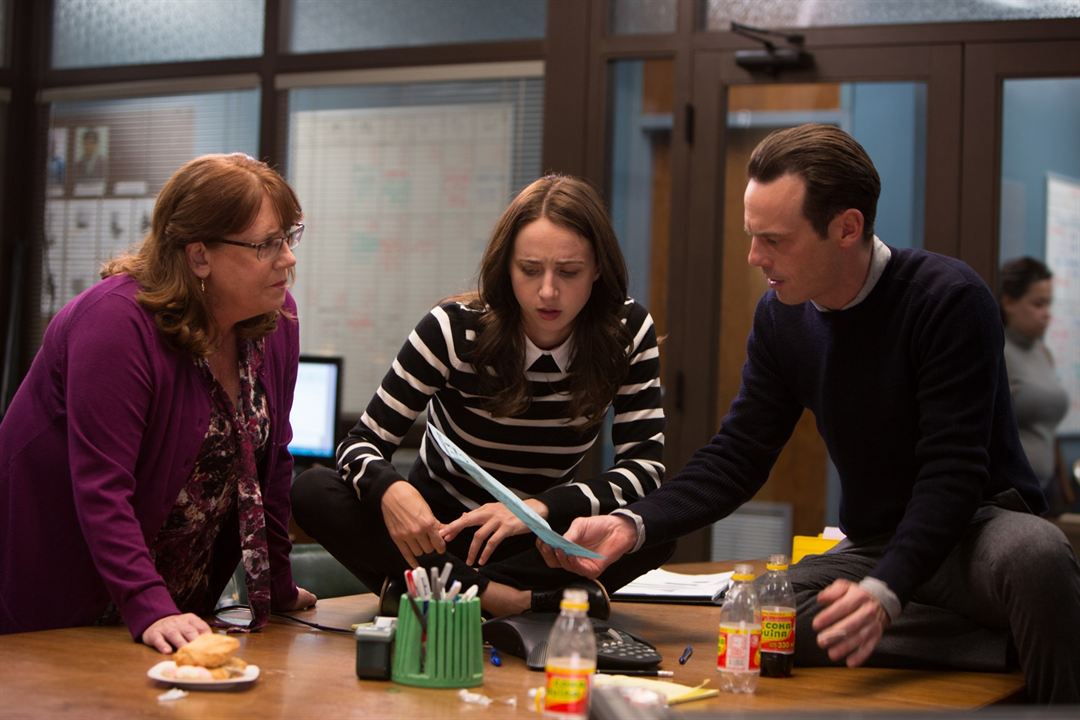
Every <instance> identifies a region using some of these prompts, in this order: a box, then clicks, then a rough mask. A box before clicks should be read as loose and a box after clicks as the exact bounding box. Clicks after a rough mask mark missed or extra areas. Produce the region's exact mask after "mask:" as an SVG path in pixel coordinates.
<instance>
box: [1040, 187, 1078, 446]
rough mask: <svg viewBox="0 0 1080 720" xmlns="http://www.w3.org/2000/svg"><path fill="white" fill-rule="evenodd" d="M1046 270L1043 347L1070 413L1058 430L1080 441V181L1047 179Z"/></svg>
mask: <svg viewBox="0 0 1080 720" xmlns="http://www.w3.org/2000/svg"><path fill="white" fill-rule="evenodd" d="M1046 264H1047V265H1048V266H1049V268H1050V271H1051V272H1052V273H1054V305H1053V312H1054V318H1053V320H1052V321H1051V322H1050V327H1049V329H1048V330H1047V333H1046V345H1047V347H1049V348H1050V352H1051V353H1053V355H1054V361H1055V363H1056V365H1057V371H1058V375H1059V376H1060V377H1061V382H1062V384H1063V385H1064V386H1065V391H1066V392H1067V393H1068V394H1069V413H1068V415H1066V416H1065V420H1064V421H1063V422H1062V423H1061V425H1060V426H1059V427H1058V432H1059V433H1060V434H1063V435H1080V180H1076V179H1073V178H1068V177H1065V176H1063V175H1057V174H1053V173H1048V174H1047V178H1046Z"/></svg>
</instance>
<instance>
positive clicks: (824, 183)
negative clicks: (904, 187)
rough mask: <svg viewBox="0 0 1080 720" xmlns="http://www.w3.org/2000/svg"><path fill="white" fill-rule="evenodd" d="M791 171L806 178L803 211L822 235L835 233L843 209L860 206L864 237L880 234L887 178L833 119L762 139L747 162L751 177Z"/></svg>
mask: <svg viewBox="0 0 1080 720" xmlns="http://www.w3.org/2000/svg"><path fill="white" fill-rule="evenodd" d="M788 173H791V174H792V175H797V176H798V177H800V178H802V179H803V181H804V182H805V183H806V199H805V200H804V202H803V215H805V216H806V219H807V220H809V221H810V224H811V225H812V226H813V227H814V230H815V231H817V233H818V234H819V235H823V236H824V235H828V234H829V222H830V221H831V220H832V219H833V218H834V217H836V215H837V214H838V213H841V212H843V211H844V210H847V209H848V208H855V209H856V210H858V211H859V212H861V213H862V216H863V237H864V238H865V239H866V240H871V239H873V237H874V218H875V216H876V215H877V200H878V195H880V194H881V178H880V177H878V173H877V169H875V168H874V163H873V161H871V160H870V156H869V155H867V154H866V150H864V149H863V147H862V145H860V144H859V143H857V142H856V141H855V138H853V137H851V136H850V135H848V134H847V133H846V132H844V131H843V130H841V129H840V128H837V127H834V126H832V125H817V124H809V125H799V126H798V127H793V128H787V129H785V130H777V131H776V132H774V133H770V134H769V136H768V137H766V138H765V139H764V140H762V141H761V142H760V143H759V144H758V146H757V147H756V148H754V152H753V154H751V155H750V162H749V164H748V165H747V167H746V174H747V175H748V176H749V177H750V179H751V180H755V181H757V182H760V183H769V182H772V181H773V180H776V179H778V178H780V177H782V176H784V175H787V174H788Z"/></svg>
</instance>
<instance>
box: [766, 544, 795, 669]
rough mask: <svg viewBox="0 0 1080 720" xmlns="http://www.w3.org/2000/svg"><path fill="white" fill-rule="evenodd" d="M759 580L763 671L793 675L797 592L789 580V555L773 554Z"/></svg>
mask: <svg viewBox="0 0 1080 720" xmlns="http://www.w3.org/2000/svg"><path fill="white" fill-rule="evenodd" d="M765 568H766V570H767V572H766V573H765V575H763V576H762V577H761V578H760V579H758V602H760V603H761V674H762V675H764V676H765V677H791V668H792V666H793V665H794V664H795V591H794V590H792V589H791V581H790V580H788V574H787V570H788V561H787V555H770V556H769V562H768V563H767V564H766V565H765Z"/></svg>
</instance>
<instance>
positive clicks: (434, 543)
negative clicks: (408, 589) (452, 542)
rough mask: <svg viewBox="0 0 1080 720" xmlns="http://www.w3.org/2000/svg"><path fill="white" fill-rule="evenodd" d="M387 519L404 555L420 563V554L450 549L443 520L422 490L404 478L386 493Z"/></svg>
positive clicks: (384, 514)
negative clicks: (435, 512)
mask: <svg viewBox="0 0 1080 720" xmlns="http://www.w3.org/2000/svg"><path fill="white" fill-rule="evenodd" d="M382 513H383V521H384V522H385V523H386V529H387V530H388V531H389V532H390V538H391V539H392V540H393V541H394V544H395V545H397V549H398V551H399V552H400V553H401V557H403V558H405V562H407V563H409V567H416V565H417V562H416V556H417V555H425V554H427V553H436V552H437V553H443V552H446V543H445V542H443V539H442V536H441V535H439V530H440V529H441V528H442V524H441V523H440V522H439V521H438V519H437V518H436V517H435V516H434V515H433V514H432V513H431V507H430V506H429V505H428V504H427V501H426V500H424V498H423V496H422V495H421V494H420V491H419V490H417V489H416V488H414V487H413V486H412V485H410V484H409V483H408V482H406V481H404V480H400V481H398V482H396V483H394V484H393V485H391V486H390V487H389V488H387V490H386V492H385V493H384V494H383V497H382Z"/></svg>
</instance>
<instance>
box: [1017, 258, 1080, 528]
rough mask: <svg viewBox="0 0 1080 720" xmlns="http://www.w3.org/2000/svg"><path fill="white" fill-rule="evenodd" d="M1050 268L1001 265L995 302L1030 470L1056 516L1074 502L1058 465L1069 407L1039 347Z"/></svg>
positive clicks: (1028, 263) (1031, 262) (1024, 261)
mask: <svg viewBox="0 0 1080 720" xmlns="http://www.w3.org/2000/svg"><path fill="white" fill-rule="evenodd" d="M1052 282H1053V281H1052V275H1051V273H1050V269H1049V268H1047V267H1046V265H1044V264H1043V263H1041V262H1039V261H1038V260H1036V259H1034V258H1030V257H1021V258H1016V259H1014V260H1010V261H1009V262H1007V263H1005V264H1004V265H1003V266H1002V267H1001V292H1000V293H999V296H998V300H999V303H1000V305H1001V317H1002V320H1003V321H1004V323H1005V364H1006V366H1007V368H1008V371H1009V389H1010V390H1011V391H1012V399H1013V410H1014V412H1015V413H1016V422H1017V425H1018V426H1019V429H1020V442H1021V443H1022V444H1023V446H1024V453H1025V454H1026V455H1027V458H1028V462H1029V463H1031V468H1032V469H1033V470H1034V471H1035V475H1036V477H1038V478H1039V482H1040V484H1041V485H1042V489H1043V494H1045V495H1046V500H1047V503H1048V504H1049V505H1050V513H1049V514H1050V515H1060V514H1061V513H1062V512H1063V510H1064V508H1065V507H1066V506H1068V505H1070V504H1072V502H1073V501H1074V500H1075V499H1076V498H1075V496H1074V494H1073V487H1072V482H1071V481H1070V480H1069V478H1068V476H1067V474H1066V473H1065V469H1064V468H1063V467H1062V462H1061V448H1060V446H1059V443H1058V440H1057V437H1056V435H1055V430H1056V428H1057V426H1058V424H1060V423H1061V421H1062V419H1063V418H1064V417H1065V414H1066V413H1067V412H1068V409H1069V398H1068V395H1066V393H1065V388H1064V387H1063V386H1062V384H1061V380H1060V379H1059V378H1058V376H1057V373H1056V372H1055V371H1054V360H1053V357H1051V355H1050V351H1049V350H1048V349H1047V347H1046V345H1045V344H1044V343H1043V335H1045V334H1046V328H1047V327H1048V326H1049V325H1050V305H1051V303H1052V302H1053V285H1052Z"/></svg>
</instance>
